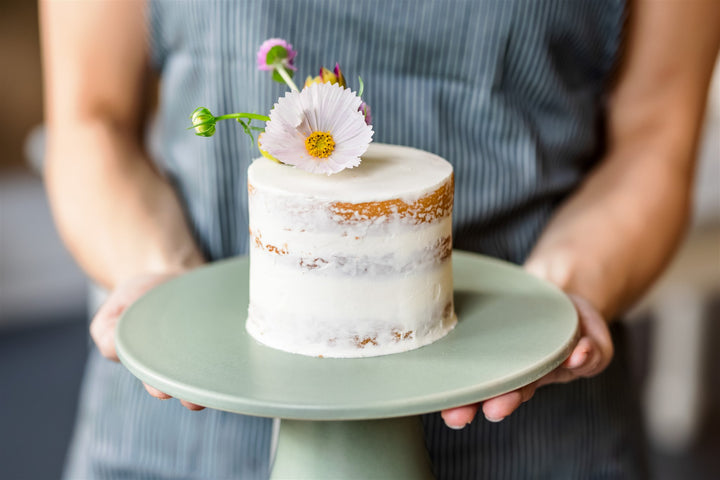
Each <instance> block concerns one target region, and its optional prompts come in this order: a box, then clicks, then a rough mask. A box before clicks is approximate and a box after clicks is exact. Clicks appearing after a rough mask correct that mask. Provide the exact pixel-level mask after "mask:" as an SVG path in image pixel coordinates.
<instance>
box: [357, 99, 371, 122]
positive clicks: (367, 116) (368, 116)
mask: <svg viewBox="0 0 720 480" xmlns="http://www.w3.org/2000/svg"><path fill="white" fill-rule="evenodd" d="M358 111H359V112H360V113H362V114H363V116H364V117H365V123H367V124H368V125H372V114H371V113H370V105H368V104H367V103H365V102H362V103H361V104H360V108H358Z"/></svg>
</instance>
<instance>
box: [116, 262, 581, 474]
mask: <svg viewBox="0 0 720 480" xmlns="http://www.w3.org/2000/svg"><path fill="white" fill-rule="evenodd" d="M247 269H248V260H247V258H236V259H232V260H226V261H222V262H217V263H215V264H212V265H209V266H207V267H204V268H200V269H198V270H195V271H193V272H191V273H189V274H187V275H184V276H181V277H178V278H176V279H173V280H171V281H169V282H167V283H165V284H163V285H160V286H159V287H157V288H155V289H153V290H152V291H150V292H149V293H148V294H147V295H145V296H144V297H142V298H141V299H139V300H138V301H137V302H135V303H134V304H133V305H132V306H131V307H130V308H129V309H128V310H127V311H126V312H125V314H124V315H123V316H122V318H121V319H120V322H119V323H118V326H117V334H116V347H117V352H118V356H119V357H120V360H121V361H122V363H123V364H124V365H125V366H126V367H127V368H128V370H130V372H131V373H133V374H134V375H135V376H136V377H138V378H139V379H140V380H142V381H144V382H146V383H148V384H149V385H152V386H154V387H155V388H158V389H160V390H161V391H163V392H166V393H167V394H169V395H172V396H174V397H178V398H182V399H185V400H188V401H190V402H193V403H197V404H199V405H204V406H206V407H209V408H215V409H219V410H225V411H229V412H234V413H241V414H245V415H255V416H262V417H273V418H281V419H283V420H282V421H281V422H280V429H279V434H278V437H277V451H276V455H275V460H274V468H273V473H272V478H274V479H280V478H293V479H320V478H343V479H350V478H359V479H360V478H378V477H382V478H408V479H424V478H427V479H431V478H433V477H432V474H431V470H430V462H429V459H428V455H427V452H426V450H425V445H424V440H423V436H422V426H421V424H420V420H419V417H418V416H417V415H420V414H422V413H428V412H435V411H439V410H442V409H445V408H449V407H455V406H460V405H465V404H469V403H475V402H478V401H481V400H484V399H487V398H490V397H493V396H496V395H499V394H501V393H505V392H508V391H511V390H514V389H516V388H519V387H521V386H523V385H527V384H528V383H530V382H532V381H534V380H536V379H538V378H540V377H541V376H543V375H545V374H546V373H548V372H550V371H551V370H552V369H554V368H555V367H557V366H558V365H559V364H560V363H562V361H563V360H564V359H565V358H567V356H568V355H569V354H570V352H571V351H572V348H573V346H574V343H575V340H576V337H577V315H576V312H575V309H574V307H573V305H572V303H571V302H570V301H569V300H568V299H567V297H566V296H565V295H564V294H563V293H562V292H561V291H560V290H558V289H557V288H555V287H554V286H552V285H550V284H548V283H545V282H543V281H541V280H539V279H537V278H535V277H532V276H530V275H528V274H527V273H526V272H525V271H524V270H522V269H521V268H519V267H517V266H514V265H511V264H508V263H505V262H501V261H498V260H494V259H491V258H487V257H483V256H480V255H475V254H470V253H466V252H459V251H455V252H453V278H454V285H455V310H456V312H457V315H458V324H457V326H456V327H455V329H454V330H453V331H451V332H450V333H449V334H448V335H447V336H446V337H445V338H443V339H441V340H439V341H437V342H435V343H433V344H431V345H428V346H426V347H422V348H420V349H417V350H413V351H410V352H406V353H401V354H394V355H387V356H381V357H370V358H360V359H330V358H314V357H305V356H302V355H294V354H289V353H285V352H281V351H278V350H273V349H271V348H269V347H266V346H264V345H262V344H260V343H258V342H256V341H255V340H253V339H252V337H250V336H249V335H248V334H247V333H246V332H245V327H244V324H245V318H246V314H247V304H248V272H247ZM476 421H481V420H476Z"/></svg>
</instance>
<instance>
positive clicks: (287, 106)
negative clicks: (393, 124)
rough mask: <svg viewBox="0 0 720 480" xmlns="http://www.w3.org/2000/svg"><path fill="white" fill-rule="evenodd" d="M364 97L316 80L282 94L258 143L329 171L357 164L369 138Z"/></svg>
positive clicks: (301, 164)
mask: <svg viewBox="0 0 720 480" xmlns="http://www.w3.org/2000/svg"><path fill="white" fill-rule="evenodd" d="M361 104H362V100H361V99H360V97H358V96H357V95H356V94H355V93H353V92H352V91H351V90H350V89H347V88H342V87H341V86H339V85H337V84H330V83H315V84H312V85H310V86H308V87H305V88H304V89H303V90H302V91H301V92H295V91H291V92H288V93H286V94H285V96H284V97H282V98H280V99H279V100H278V102H277V103H276V104H275V106H274V107H273V109H272V111H271V112H270V121H269V122H267V124H266V125H265V133H264V134H263V136H262V138H261V139H260V148H261V149H262V150H265V151H267V152H268V153H269V154H270V155H272V156H273V157H275V158H276V159H278V160H280V161H281V162H282V163H287V164H290V165H295V166H296V167H297V168H300V169H302V170H305V171H308V172H312V173H324V174H327V175H330V174H332V173H337V172H339V171H341V170H344V169H345V168H352V167H356V166H357V165H359V164H360V156H361V155H362V154H363V153H365V151H366V150H367V148H368V145H369V144H370V142H371V141H372V136H373V130H372V127H371V126H370V125H368V124H366V123H365V117H364V115H363V113H362V112H361V111H360V107H361Z"/></svg>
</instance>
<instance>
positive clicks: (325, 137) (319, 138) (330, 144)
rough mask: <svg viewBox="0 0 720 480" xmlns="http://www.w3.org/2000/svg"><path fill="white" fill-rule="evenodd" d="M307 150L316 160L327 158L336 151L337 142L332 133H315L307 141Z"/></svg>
mask: <svg viewBox="0 0 720 480" xmlns="http://www.w3.org/2000/svg"><path fill="white" fill-rule="evenodd" d="M305 148H306V149H307V151H308V153H309V154H310V155H312V156H313V157H316V158H327V157H329V156H330V154H332V152H333V150H335V140H333V137H332V135H330V132H313V133H311V134H310V135H308V137H307V138H306V139H305Z"/></svg>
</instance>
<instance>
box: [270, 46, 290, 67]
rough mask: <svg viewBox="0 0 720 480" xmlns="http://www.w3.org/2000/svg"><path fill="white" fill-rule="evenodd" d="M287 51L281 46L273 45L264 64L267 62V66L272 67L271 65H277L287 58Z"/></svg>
mask: <svg viewBox="0 0 720 480" xmlns="http://www.w3.org/2000/svg"><path fill="white" fill-rule="evenodd" d="M287 56H288V51H287V50H286V49H285V47H283V46H282V45H275V46H274V47H272V48H271V49H270V50H269V51H268V53H267V56H266V57H265V62H267V64H268V65H272V64H273V63H279V62H280V61H281V60H283V59H285V58H287Z"/></svg>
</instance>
